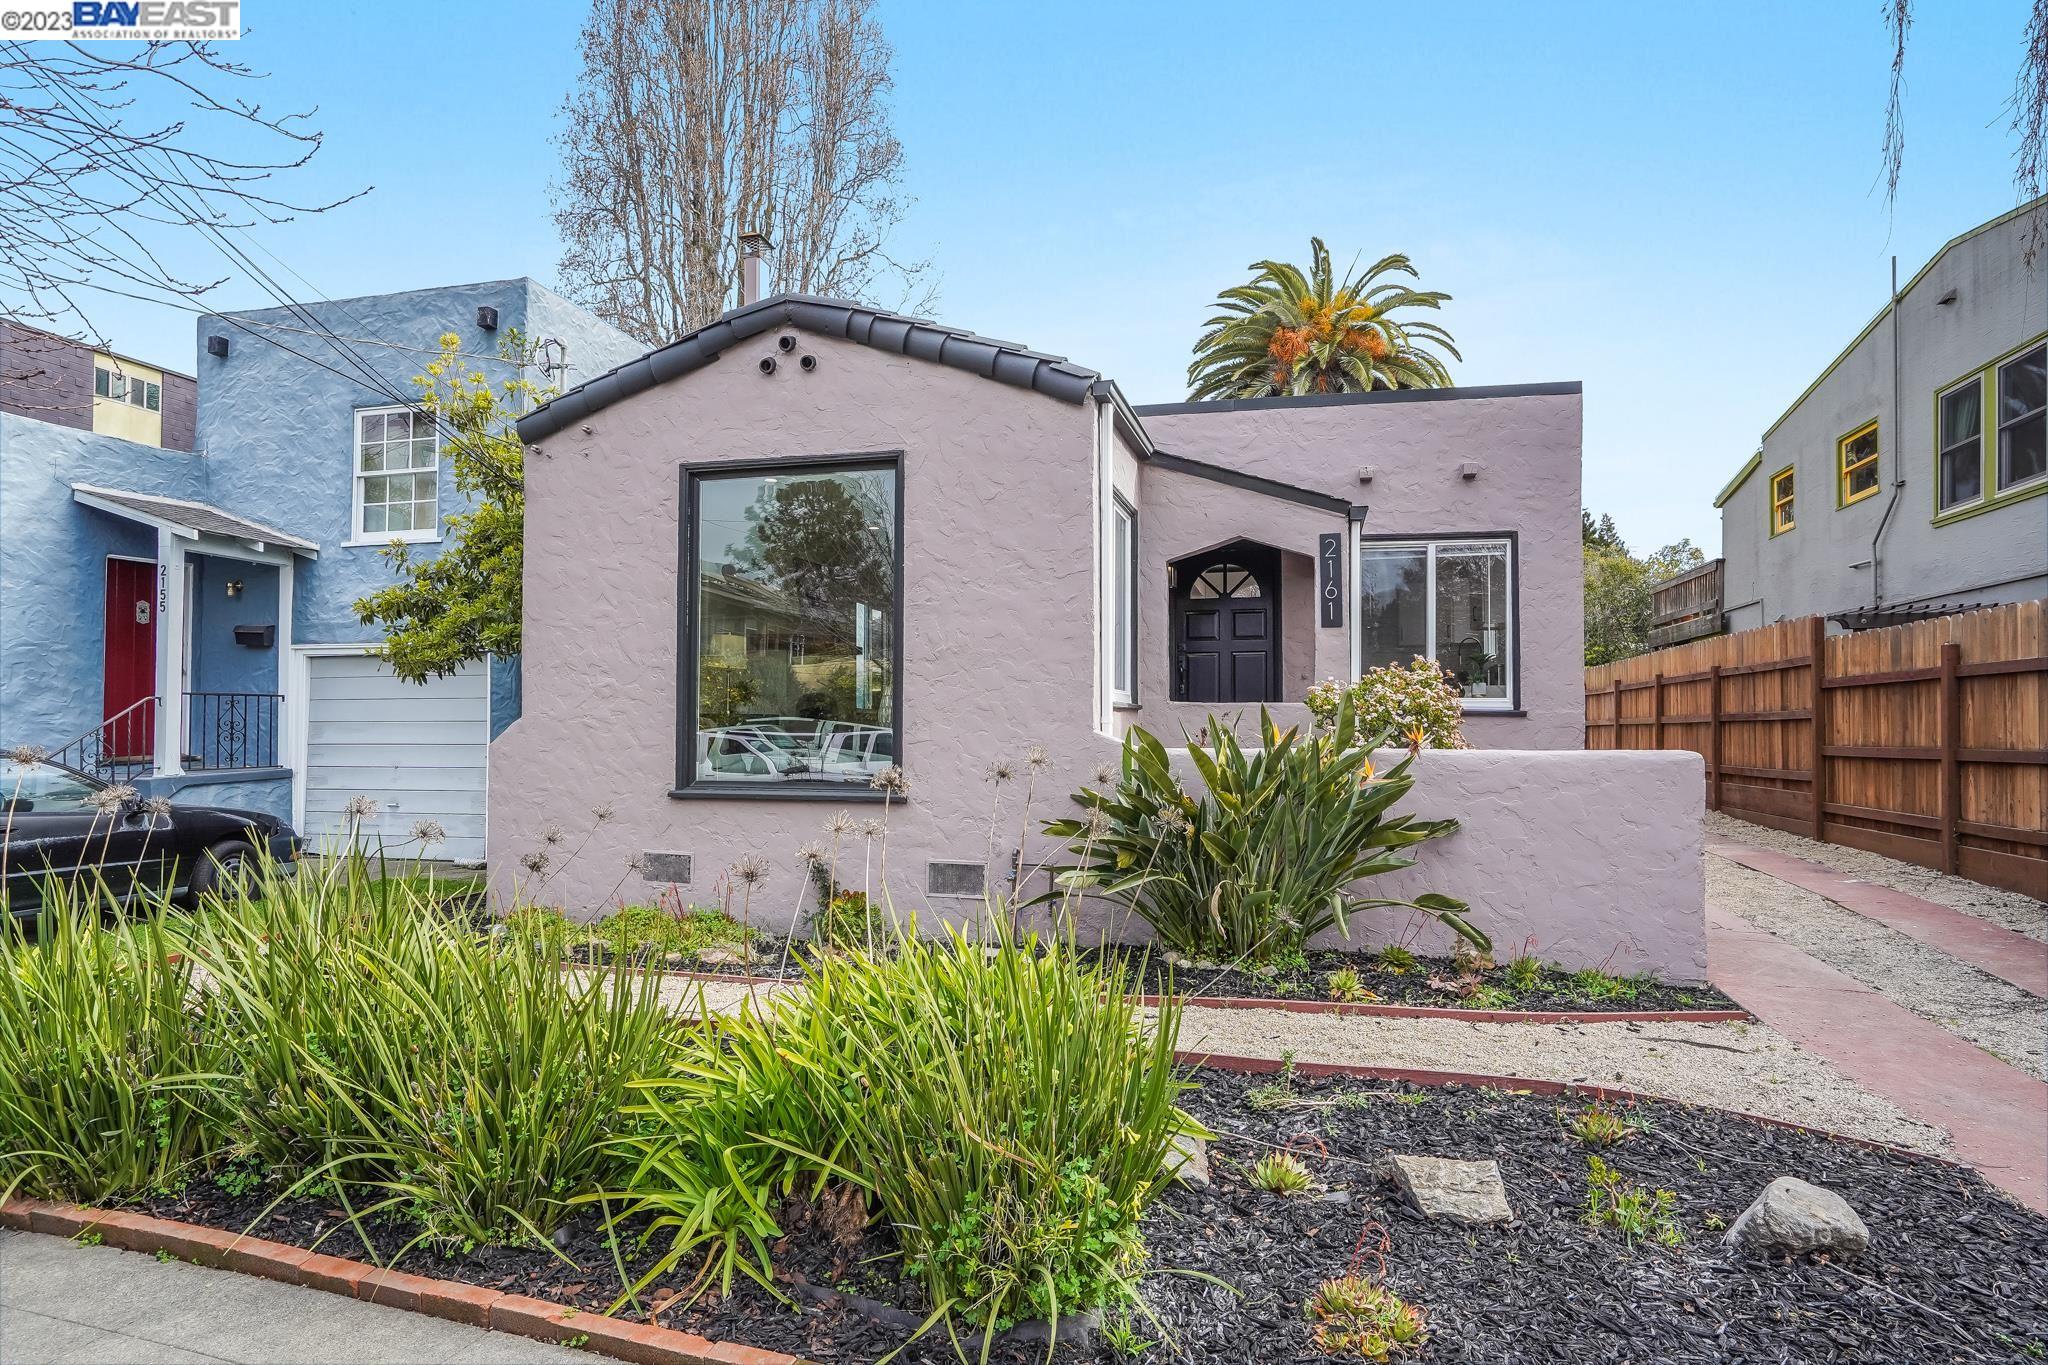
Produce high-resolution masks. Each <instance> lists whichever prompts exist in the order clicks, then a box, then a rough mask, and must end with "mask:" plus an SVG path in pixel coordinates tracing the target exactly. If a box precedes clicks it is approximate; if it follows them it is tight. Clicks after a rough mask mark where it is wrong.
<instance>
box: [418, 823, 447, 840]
mask: <svg viewBox="0 0 2048 1365" xmlns="http://www.w3.org/2000/svg"><path fill="white" fill-rule="evenodd" d="M412 837H413V841H414V842H415V843H420V844H445V843H447V842H448V831H447V830H445V829H442V828H441V822H440V821H439V820H415V821H413V826H412Z"/></svg>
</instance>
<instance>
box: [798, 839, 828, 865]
mask: <svg viewBox="0 0 2048 1365" xmlns="http://www.w3.org/2000/svg"><path fill="white" fill-rule="evenodd" d="M824 863H825V850H824V849H822V848H819V847H818V846H817V845H816V844H801V845H799V846H798V847H797V851H796V865H797V866H798V867H821V866H823V865H824Z"/></svg>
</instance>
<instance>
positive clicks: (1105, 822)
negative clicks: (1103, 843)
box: [1088, 810, 1116, 839]
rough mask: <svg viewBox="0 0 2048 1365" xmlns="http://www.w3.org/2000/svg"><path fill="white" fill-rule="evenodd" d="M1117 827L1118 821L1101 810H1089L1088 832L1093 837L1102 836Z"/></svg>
mask: <svg viewBox="0 0 2048 1365" xmlns="http://www.w3.org/2000/svg"><path fill="white" fill-rule="evenodd" d="M1114 828H1116V822H1115V821H1114V820H1112V819H1110V818H1109V817H1108V816H1107V815H1105V814H1103V813H1102V812H1101V811H1099V810H1091V811H1089V812H1088V833H1089V835H1090V837H1092V838H1098V839H1099V838H1101V837H1102V836H1103V835H1105V834H1107V833H1109V832H1110V830H1112V829H1114Z"/></svg>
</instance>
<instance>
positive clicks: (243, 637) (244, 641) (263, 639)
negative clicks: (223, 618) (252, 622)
mask: <svg viewBox="0 0 2048 1365" xmlns="http://www.w3.org/2000/svg"><path fill="white" fill-rule="evenodd" d="M235 643H236V644H238V645H240V646H242V648H244V649H269V648H270V647H271V646H272V645H274V644H276V643H277V627H276V626H236V627H235Z"/></svg>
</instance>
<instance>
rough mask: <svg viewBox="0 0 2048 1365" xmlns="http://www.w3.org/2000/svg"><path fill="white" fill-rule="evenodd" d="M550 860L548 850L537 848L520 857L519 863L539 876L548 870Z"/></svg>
mask: <svg viewBox="0 0 2048 1365" xmlns="http://www.w3.org/2000/svg"><path fill="white" fill-rule="evenodd" d="M549 861H550V860H549V858H548V855H547V852H546V850H544V849H538V848H537V849H535V850H534V851H533V852H531V853H528V854H526V855H525V856H524V857H522V858H520V860H519V865H520V866H521V867H523V868H525V869H526V870H527V871H528V872H531V873H532V874H533V875H534V876H536V877H538V876H539V875H540V874H541V873H543V872H545V871H547V870H548V863H549Z"/></svg>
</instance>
